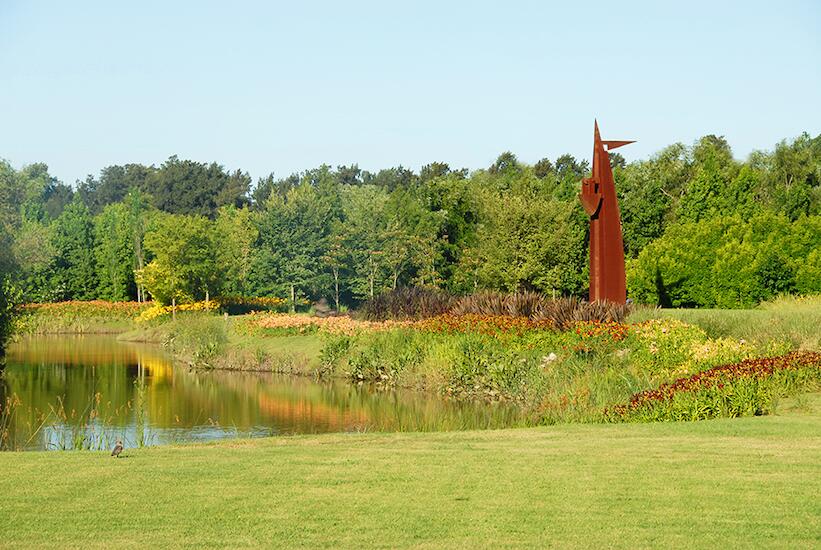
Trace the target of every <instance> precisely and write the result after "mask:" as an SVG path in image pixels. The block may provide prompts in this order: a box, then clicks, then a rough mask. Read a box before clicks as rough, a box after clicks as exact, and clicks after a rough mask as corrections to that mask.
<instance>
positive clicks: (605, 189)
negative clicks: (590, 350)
mask: <svg viewBox="0 0 821 550" xmlns="http://www.w3.org/2000/svg"><path fill="white" fill-rule="evenodd" d="M628 143H633V142H632V141H602V139H601V137H600V136H599V123H598V121H596V122H595V123H594V133H593V173H592V175H591V176H590V177H589V178H585V179H583V180H582V192H581V193H580V194H579V199H580V200H581V202H582V206H583V207H584V210H585V212H587V215H588V216H590V301H591V302H596V301H600V300H607V301H609V302H617V303H620V304H623V303H625V302H626V301H627V287H626V284H625V281H624V243H623V241H622V238H621V219H620V216H619V204H618V201H617V200H616V184H615V183H614V182H613V170H612V169H611V168H610V155H608V154H607V151H610V150H613V149H615V148H616V147H621V146H622V145H627V144H628ZM605 147H606V148H607V149H605Z"/></svg>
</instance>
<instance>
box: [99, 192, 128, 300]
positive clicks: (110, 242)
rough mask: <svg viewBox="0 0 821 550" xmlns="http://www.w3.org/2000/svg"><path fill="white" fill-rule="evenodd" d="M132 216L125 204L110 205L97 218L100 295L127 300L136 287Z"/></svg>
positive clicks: (106, 298) (104, 297) (109, 298)
mask: <svg viewBox="0 0 821 550" xmlns="http://www.w3.org/2000/svg"><path fill="white" fill-rule="evenodd" d="M130 218H131V216H130V212H129V209H128V206H127V205H126V204H124V203H113V204H109V205H108V206H106V207H105V208H103V211H102V212H101V213H100V214H98V215H97V217H96V218H95V219H94V230H95V235H96V248H95V250H94V253H95V258H96V260H97V275H98V277H99V287H98V291H97V297H99V298H102V299H103V300H111V301H125V300H129V299H130V298H132V296H133V295H134V290H135V283H134V263H133V254H134V252H133V240H132V228H131V219H130Z"/></svg>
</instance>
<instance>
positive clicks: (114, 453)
mask: <svg viewBox="0 0 821 550" xmlns="http://www.w3.org/2000/svg"><path fill="white" fill-rule="evenodd" d="M121 452H123V442H122V441H121V440H117V444H116V445H114V449H112V451H111V456H116V457H117V458H120V453H121Z"/></svg>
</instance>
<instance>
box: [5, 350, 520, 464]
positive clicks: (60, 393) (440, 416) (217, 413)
mask: <svg viewBox="0 0 821 550" xmlns="http://www.w3.org/2000/svg"><path fill="white" fill-rule="evenodd" d="M6 363H7V364H6V367H5V372H4V374H3V375H2V377H1V378H0V400H2V401H0V402H5V400H6V398H7V397H8V398H12V397H13V399H14V400H15V402H16V403H17V405H16V406H14V407H12V408H7V414H6V420H5V423H6V425H7V432H8V433H7V436H6V447H11V448H23V449H54V448H107V447H109V446H113V442H114V441H116V440H117V439H122V440H123V441H124V442H125V443H126V447H129V446H132V447H133V446H136V445H139V444H140V443H142V444H149V445H155V444H163V443H168V442H177V441H203V440H212V439H220V438H226V437H259V436H266V435H275V434H295V433H319V432H341V431H364V430H375V431H400V430H401V431H405V430H446V429H447V430H449V429H469V428H489V427H501V426H507V425H511V424H513V423H515V422H516V420H517V411H516V409H515V408H514V407H512V406H505V405H488V404H479V403H472V404H471V403H456V402H452V401H446V400H443V399H441V398H439V397H438V396H434V395H430V394H424V393H419V392H411V391H398V392H384V391H378V390H376V389H374V388H372V387H368V386H354V385H351V384H349V383H347V382H345V381H333V382H322V383H318V382H316V381H314V380H311V379H308V378H300V377H284V376H278V375H273V374H260V373H242V372H233V371H194V370H189V369H187V368H185V367H181V366H176V367H175V366H174V364H173V362H172V361H171V360H170V358H169V357H168V356H167V355H165V354H164V353H163V352H162V350H161V349H160V348H157V347H155V346H147V345H137V344H129V343H123V342H118V341H117V340H116V339H114V338H112V337H110V336H105V337H103V336H61V337H54V336H52V337H32V338H28V339H23V340H20V341H19V342H16V343H14V344H12V345H11V346H10V347H9V349H8V357H7V359H6ZM0 429H2V425H1V424H0Z"/></svg>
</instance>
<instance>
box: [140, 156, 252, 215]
mask: <svg viewBox="0 0 821 550" xmlns="http://www.w3.org/2000/svg"><path fill="white" fill-rule="evenodd" d="M250 184H251V178H250V177H249V176H248V175H247V174H245V173H243V172H240V171H239V170H237V171H236V172H234V173H233V174H231V175H229V174H227V173H226V172H225V170H223V168H222V166H220V165H219V164H217V163H215V162H212V163H211V164H204V163H200V162H195V161H192V160H180V159H178V158H177V157H176V156H172V157H171V158H169V159H168V160H167V161H165V162H164V163H163V164H162V166H160V168H159V169H158V170H156V171H155V172H152V173H151V174H150V176H149V177H148V180H147V183H146V191H147V192H148V194H149V195H150V196H151V197H152V200H153V203H154V206H156V207H157V208H159V209H160V210H163V211H165V212H169V213H172V214H193V215H199V216H208V217H211V218H214V217H215V216H216V212H217V208H219V207H220V206H226V205H230V204H233V205H235V206H242V205H243V204H246V202H247V198H246V197H247V194H248V191H249V187H250Z"/></svg>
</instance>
